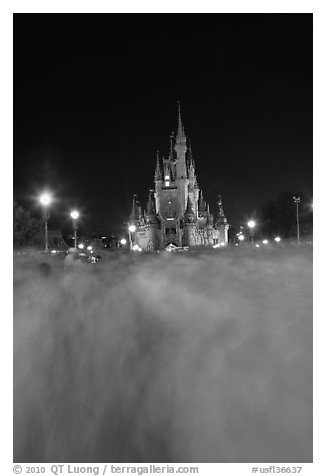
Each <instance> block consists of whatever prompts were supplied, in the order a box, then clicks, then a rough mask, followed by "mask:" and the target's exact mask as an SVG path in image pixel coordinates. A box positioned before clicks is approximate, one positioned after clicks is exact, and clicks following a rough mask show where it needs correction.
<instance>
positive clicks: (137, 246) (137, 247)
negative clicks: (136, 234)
mask: <svg viewBox="0 0 326 476" xmlns="http://www.w3.org/2000/svg"><path fill="white" fill-rule="evenodd" d="M132 249H133V251H142V249H141V247H140V246H139V245H137V244H136V245H134V246H133V247H132Z"/></svg>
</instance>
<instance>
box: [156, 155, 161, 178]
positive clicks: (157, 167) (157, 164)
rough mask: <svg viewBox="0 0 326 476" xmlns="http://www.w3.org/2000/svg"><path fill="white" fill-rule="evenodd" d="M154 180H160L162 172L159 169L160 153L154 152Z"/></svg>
mask: <svg viewBox="0 0 326 476" xmlns="http://www.w3.org/2000/svg"><path fill="white" fill-rule="evenodd" d="M155 180H156V181H159V180H162V172H161V167H160V152H159V151H157V152H156V169H155Z"/></svg>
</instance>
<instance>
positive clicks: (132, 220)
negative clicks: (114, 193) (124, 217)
mask: <svg viewBox="0 0 326 476" xmlns="http://www.w3.org/2000/svg"><path fill="white" fill-rule="evenodd" d="M136 197H137V195H136V194H134V196H133V198H132V206H131V213H130V217H129V222H130V223H131V224H135V223H136V220H137V218H136V217H137V208H136V207H137V204H136Z"/></svg>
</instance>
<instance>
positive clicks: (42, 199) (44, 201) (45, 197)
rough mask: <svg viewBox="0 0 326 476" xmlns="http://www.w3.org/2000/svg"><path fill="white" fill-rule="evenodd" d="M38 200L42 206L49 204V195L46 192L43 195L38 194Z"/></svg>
mask: <svg viewBox="0 0 326 476" xmlns="http://www.w3.org/2000/svg"><path fill="white" fill-rule="evenodd" d="M40 202H41V203H42V205H44V206H47V205H49V204H50V203H51V196H50V195H49V194H48V193H43V195H41V196H40Z"/></svg>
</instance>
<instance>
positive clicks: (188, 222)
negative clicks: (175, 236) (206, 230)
mask: <svg viewBox="0 0 326 476" xmlns="http://www.w3.org/2000/svg"><path fill="white" fill-rule="evenodd" d="M184 216H185V236H184V238H185V239H184V244H185V245H186V246H195V245H196V213H195V212H194V210H193V208H192V205H191V200H190V197H189V196H188V201H187V208H186V211H185V215H184Z"/></svg>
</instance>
